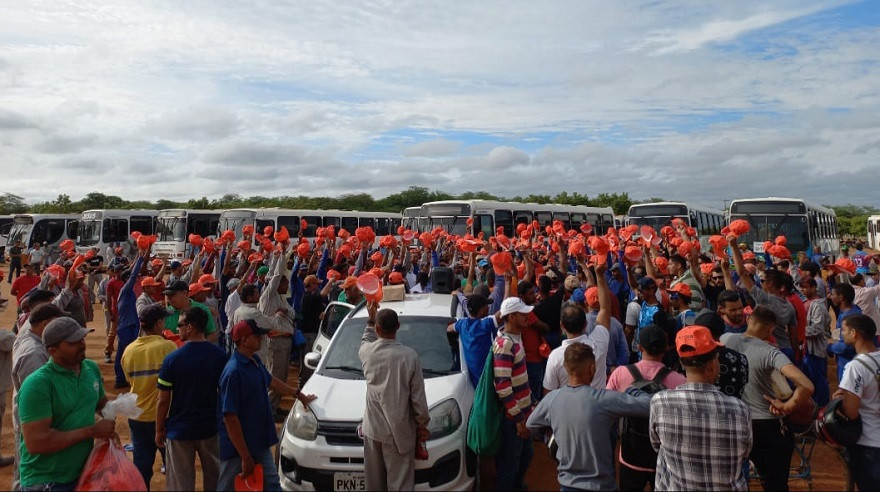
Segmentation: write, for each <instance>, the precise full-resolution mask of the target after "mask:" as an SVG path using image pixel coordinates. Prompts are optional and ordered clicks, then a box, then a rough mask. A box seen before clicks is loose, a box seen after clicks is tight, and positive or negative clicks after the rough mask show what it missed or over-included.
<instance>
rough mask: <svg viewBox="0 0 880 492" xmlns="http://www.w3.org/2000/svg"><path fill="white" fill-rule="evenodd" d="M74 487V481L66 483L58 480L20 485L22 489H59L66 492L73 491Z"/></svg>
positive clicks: (47, 491)
mask: <svg viewBox="0 0 880 492" xmlns="http://www.w3.org/2000/svg"><path fill="white" fill-rule="evenodd" d="M75 488H76V482H68V483H58V482H47V483H39V484H35V485H22V486H21V489H19V490H22V491H45V492H49V491H56V490H57V491H60V492H67V491H73V490H75Z"/></svg>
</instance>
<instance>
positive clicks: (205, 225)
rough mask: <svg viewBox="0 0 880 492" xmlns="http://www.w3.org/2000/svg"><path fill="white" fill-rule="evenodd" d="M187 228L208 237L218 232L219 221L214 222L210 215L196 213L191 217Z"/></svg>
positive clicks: (193, 232)
mask: <svg viewBox="0 0 880 492" xmlns="http://www.w3.org/2000/svg"><path fill="white" fill-rule="evenodd" d="M212 226H213V227H212ZM187 229H188V230H187V232H188V233H192V234H198V235H199V236H202V237H207V236H212V235H214V234H216V233H217V223H216V222H214V223H212V221H211V217H210V216H207V215H195V216H192V217H191V218H189V224H188V226H187Z"/></svg>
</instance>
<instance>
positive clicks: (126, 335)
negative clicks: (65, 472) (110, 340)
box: [113, 325, 155, 439]
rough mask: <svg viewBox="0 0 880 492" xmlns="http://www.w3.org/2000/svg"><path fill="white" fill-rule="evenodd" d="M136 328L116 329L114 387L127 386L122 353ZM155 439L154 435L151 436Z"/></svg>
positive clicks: (134, 334)
mask: <svg viewBox="0 0 880 492" xmlns="http://www.w3.org/2000/svg"><path fill="white" fill-rule="evenodd" d="M139 329H140V328H138V327H137V326H136V325H131V326H124V327H123V326H120V327H119V328H118V329H117V330H116V339H117V340H118V344H119V345H118V347H117V348H116V362H115V364H113V369H114V370H115V372H116V387H117V388H123V387H126V386H128V381H126V379H125V371H123V370H122V354H123V352H125V348H126V347H128V344H130V343H131V342H133V341H134V340H135V339H136V338H137V336H138V331H139ZM153 438H154V439H155V436H153Z"/></svg>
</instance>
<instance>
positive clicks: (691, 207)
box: [629, 202, 724, 215]
mask: <svg viewBox="0 0 880 492" xmlns="http://www.w3.org/2000/svg"><path fill="white" fill-rule="evenodd" d="M652 205H657V206H670V205H672V206H676V205H677V206H685V207H687V208H688V209H689V210H696V211H697V212H710V213H713V214H718V215H724V212H723V211H721V210H716V209H714V208H711V207H702V206H700V205H693V204H690V203H687V202H648V203H633V204H632V205H630V206H629V208H630V209H633V208H641V207H650V206H652Z"/></svg>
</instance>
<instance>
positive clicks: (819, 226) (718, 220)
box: [0, 197, 880, 258]
mask: <svg viewBox="0 0 880 492" xmlns="http://www.w3.org/2000/svg"><path fill="white" fill-rule="evenodd" d="M469 219H470V220H471V221H472V224H473V226H472V227H473V228H472V229H471V231H472V232H473V233H474V234H475V235H476V234H478V233H479V232H483V233H484V235H486V236H491V235H493V234H495V231H496V230H498V228H501V229H502V230H503V231H504V233H505V234H507V235H508V236H512V235H513V234H514V231H515V230H516V226H517V225H518V224H521V223H523V224H530V223H532V222H533V221H537V222H538V223H539V224H540V225H541V226H542V227H543V226H547V225H551V224H552V223H553V222H554V221H556V220H559V221H562V222H563V224H564V225H565V227H566V228H568V229H580V227H581V225H583V224H589V225H590V226H591V227H592V229H593V230H594V231H598V232H600V233H602V232H604V231H605V230H607V228H609V227H612V226H613V227H618V228H620V227H623V226H626V225H630V224H634V225H638V226H642V225H649V226H651V227H653V228H654V229H655V230H659V229H660V228H662V227H663V226H664V225H668V224H670V223H671V222H672V221H673V220H674V219H682V220H683V221H684V222H685V223H686V224H687V225H688V226H690V227H693V228H695V229H696V230H697V232H698V234H699V236H700V238H701V241H702V242H703V243H706V241H707V239H708V237H709V236H711V235H713V234H719V233H720V231H721V229H722V228H723V227H724V225H725V224H727V223H728V222H729V221H730V220H734V219H745V220H746V221H748V222H749V224H750V225H751V231H750V232H749V233H748V234H747V235H746V236H744V237H741V238H740V240H741V241H742V242H744V243H746V244H747V246H748V247H749V248H750V249H752V250H753V251H755V252H762V247H763V246H762V243H763V241H765V240H768V239H773V238H775V237H776V236H779V235H784V236H786V237H787V238H788V247H789V249H790V250H791V251H793V252H796V251H805V252H810V253H812V252H813V251H814V250H815V248H816V247H819V248H821V250H822V251H823V252H826V253H830V254H832V255H836V254H837V252H838V251H839V250H840V238H839V233H838V224H837V217H836V216H835V214H834V211H833V210H831V209H829V208H826V207H822V206H819V205H815V204H811V203H809V202H806V201H804V200H801V199H793V198H776V197H770V198H749V199H738V200H733V201H732V202H731V203H730V207H729V209H728V210H726V211H719V210H712V209H709V208H705V207H699V206H695V205H691V204H688V203H684V202H660V203H642V204H636V205H633V206H632V207H630V209H629V212H628V214H627V215H626V216H624V217H621V216H615V215H614V212H613V210H612V209H611V208H608V207H586V206H573V205H554V204H537V203H518V202H500V201H489V200H445V201H437V202H429V203H425V204H423V205H422V206H420V207H410V208H407V209H405V210H404V211H403V212H402V213H401V214H395V213H383V212H358V211H345V210H290V209H278V208H264V209H245V208H241V209H232V210H223V211H220V210H186V209H169V210H159V211H156V210H87V211H85V212H83V213H82V214H17V215H13V216H0V246H2V245H4V244H7V243H8V244H12V242H14V241H15V240H21V241H22V242H23V243H24V244H25V245H26V246H28V247H31V246H32V245H33V244H35V243H38V242H39V243H41V244H46V245H48V246H49V248H50V250H52V249H53V248H54V249H56V250H57V245H58V244H59V243H60V242H61V241H63V240H65V239H74V240H75V243H76V246H77V250H78V251H80V252H85V251H87V250H88V249H89V248H94V247H97V248H99V250H100V251H101V252H102V253H103V252H104V251H105V250H106V248H107V246H110V245H116V244H124V243H126V242H129V241H130V238H131V234H132V233H133V232H135V231H138V232H140V233H142V234H156V235H157V236H158V241H157V242H156V244H155V246H154V249H155V251H156V252H157V254H159V255H160V256H163V257H169V258H184V257H188V256H189V255H190V253H191V252H190V250H189V244H188V241H187V238H188V237H189V235H190V234H198V235H200V236H203V237H207V236H216V235H217V234H218V233H219V232H222V231H224V230H227V229H232V230H233V231H235V233H236V236H239V237H240V236H241V232H242V228H243V227H244V226H245V225H253V226H254V227H255V229H256V230H257V231H262V230H263V229H264V228H265V227H266V226H271V227H272V228H273V230H278V229H279V228H280V227H282V226H283V227H286V228H287V230H288V231H289V232H290V234H291V235H292V236H297V235H298V234H299V232H300V231H299V229H300V227H301V224H302V221H305V224H306V229H305V230H304V231H303V235H304V236H305V237H307V238H312V237H313V236H314V235H315V234H316V231H317V229H318V228H319V227H327V226H331V225H332V226H334V227H335V228H336V229H337V230H341V229H345V230H347V231H349V232H351V233H353V232H354V230H355V229H356V228H358V227H364V226H370V227H373V228H374V229H375V230H376V234H377V235H378V236H383V235H386V234H395V233H396V231H397V227H398V226H399V225H401V224H402V225H403V226H404V227H406V228H408V229H413V230H416V231H419V232H424V231H430V230H432V229H434V228H436V227H438V226H439V227H442V228H444V229H446V230H447V231H449V232H450V233H452V234H458V235H463V234H465V233H466V232H468V225H467V224H468V220H469ZM4 239H5V240H4ZM704 246H705V247H708V245H707V244H704ZM868 246H869V247H871V248H875V249H876V248H878V247H880V216H872V217H871V218H870V219H869V220H868Z"/></svg>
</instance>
